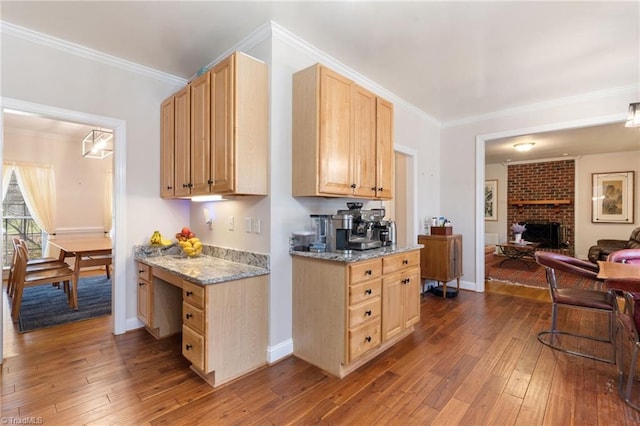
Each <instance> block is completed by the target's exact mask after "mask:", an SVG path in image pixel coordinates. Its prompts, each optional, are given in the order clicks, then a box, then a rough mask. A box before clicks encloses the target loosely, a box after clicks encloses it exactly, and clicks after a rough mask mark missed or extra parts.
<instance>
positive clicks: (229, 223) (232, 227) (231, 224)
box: [227, 216, 235, 231]
mask: <svg viewBox="0 0 640 426" xmlns="http://www.w3.org/2000/svg"><path fill="white" fill-rule="evenodd" d="M227 227H228V228H229V231H233V230H234V228H235V222H234V219H233V216H229V221H228V222H227Z"/></svg>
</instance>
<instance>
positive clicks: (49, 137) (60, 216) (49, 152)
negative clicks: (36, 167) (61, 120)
mask: <svg viewBox="0 0 640 426" xmlns="http://www.w3.org/2000/svg"><path fill="white" fill-rule="evenodd" d="M80 148H81V141H80V140H69V139H67V138H66V137H64V136H60V135H53V134H47V133H42V134H39V135H36V134H34V133H33V132H25V131H20V130H18V129H12V130H10V129H5V131H4V161H5V162H24V163H36V164H43V165H45V164H46V165H52V166H53V170H54V173H55V182H56V194H57V197H56V222H55V223H56V228H57V230H74V231H81V230H83V229H84V230H98V231H100V230H103V229H104V226H103V225H104V213H103V206H104V191H105V181H106V179H107V178H110V175H109V174H108V172H110V171H111V170H112V160H113V157H112V156H110V157H107V158H106V159H104V160H97V159H87V158H83V157H82V154H81V152H80V151H81V149H80Z"/></svg>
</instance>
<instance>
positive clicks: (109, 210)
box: [104, 170, 113, 234]
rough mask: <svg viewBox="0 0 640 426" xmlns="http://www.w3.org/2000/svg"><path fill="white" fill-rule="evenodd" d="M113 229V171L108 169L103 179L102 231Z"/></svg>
mask: <svg viewBox="0 0 640 426" xmlns="http://www.w3.org/2000/svg"><path fill="white" fill-rule="evenodd" d="M112 230H113V172H111V170H108V171H107V172H106V177H105V181H104V232H105V233H109V234H111V231H112Z"/></svg>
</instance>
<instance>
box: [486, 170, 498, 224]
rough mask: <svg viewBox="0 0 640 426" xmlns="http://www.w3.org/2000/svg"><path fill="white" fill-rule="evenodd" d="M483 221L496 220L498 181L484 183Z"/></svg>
mask: <svg viewBox="0 0 640 426" xmlns="http://www.w3.org/2000/svg"><path fill="white" fill-rule="evenodd" d="M484 220H498V180H485V181H484Z"/></svg>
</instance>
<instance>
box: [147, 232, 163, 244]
mask: <svg viewBox="0 0 640 426" xmlns="http://www.w3.org/2000/svg"><path fill="white" fill-rule="evenodd" d="M161 241H162V235H160V231H153V235H152V236H151V238H150V239H149V242H150V243H151V245H160V244H161Z"/></svg>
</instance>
